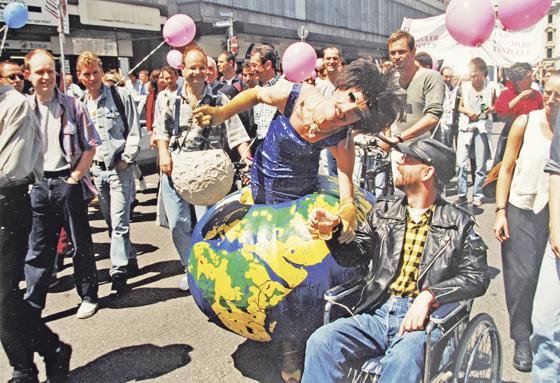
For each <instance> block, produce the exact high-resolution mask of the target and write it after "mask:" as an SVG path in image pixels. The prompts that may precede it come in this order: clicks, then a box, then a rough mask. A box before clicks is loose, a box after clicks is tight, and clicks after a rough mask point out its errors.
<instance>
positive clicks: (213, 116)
mask: <svg viewBox="0 0 560 383" xmlns="http://www.w3.org/2000/svg"><path fill="white" fill-rule="evenodd" d="M291 89H292V83H291V82H288V81H280V82H278V83H277V84H276V85H274V86H267V87H260V86H257V87H255V88H252V89H247V90H244V91H243V92H241V93H239V94H238V95H237V96H235V97H234V98H233V99H232V100H231V101H230V102H228V103H227V105H223V106H220V107H213V106H209V105H203V106H200V107H198V108H196V109H195V110H194V111H193V118H194V119H195V120H196V121H197V123H198V124H199V125H200V126H217V125H220V124H221V123H222V122H224V121H225V120H227V119H229V118H230V117H232V116H233V115H235V114H238V113H240V112H243V111H244V110H246V109H249V108H251V107H253V106H255V105H257V104H259V103H265V104H268V105H273V106H275V107H277V108H278V109H279V110H280V111H281V112H283V111H284V107H285V106H286V101H287V100H288V96H289V94H290V91H291Z"/></svg>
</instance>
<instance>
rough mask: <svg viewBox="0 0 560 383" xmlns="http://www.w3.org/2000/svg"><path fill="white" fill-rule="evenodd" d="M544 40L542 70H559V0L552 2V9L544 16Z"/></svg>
mask: <svg viewBox="0 0 560 383" xmlns="http://www.w3.org/2000/svg"><path fill="white" fill-rule="evenodd" d="M544 33H545V35H546V39H545V41H546V42H545V56H544V57H545V58H544V60H543V65H542V67H543V68H548V67H551V66H552V67H555V68H556V69H559V68H560V42H559V40H558V39H559V38H560V35H559V33H560V0H554V1H553V2H552V7H551V8H550V11H549V12H548V15H547V16H546V23H545V27H544Z"/></svg>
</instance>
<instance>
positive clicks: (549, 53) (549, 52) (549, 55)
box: [546, 48, 552, 59]
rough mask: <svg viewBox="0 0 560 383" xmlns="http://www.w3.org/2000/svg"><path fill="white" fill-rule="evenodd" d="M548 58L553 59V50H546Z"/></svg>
mask: <svg viewBox="0 0 560 383" xmlns="http://www.w3.org/2000/svg"><path fill="white" fill-rule="evenodd" d="M546 58H547V59H551V58H552V48H547V49H546Z"/></svg>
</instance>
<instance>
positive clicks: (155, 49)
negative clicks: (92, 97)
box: [116, 40, 166, 85]
mask: <svg viewBox="0 0 560 383" xmlns="http://www.w3.org/2000/svg"><path fill="white" fill-rule="evenodd" d="M165 42H166V41H165V40H163V41H162V42H161V43H160V44H159V45H158V46H157V47H155V48H154V49H152V51H151V52H150V53H148V54H147V55H146V56H144V58H143V59H142V60H141V61H140V62H139V63H138V64H136V65H135V66H134V68H132V69H131V70H129V71H128V73H127V74H126V76H123V77H122V78H121V79H120V80H119V82H117V83H116V85H119V84H120V83H121V82H123V81H124V80H125V79H127V78H128V75H129V74H131V73H132V72H134V71H135V70H136V69H138V67H139V66H140V65H142V64H143V63H144V61H146V60H147V59H148V58H150V56H151V55H153V54H154V53H156V51H157V50H158V49H159V48H161V46H162V45H163V44H165Z"/></svg>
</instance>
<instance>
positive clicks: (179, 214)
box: [154, 47, 249, 291]
mask: <svg viewBox="0 0 560 383" xmlns="http://www.w3.org/2000/svg"><path fill="white" fill-rule="evenodd" d="M183 63H184V66H185V69H184V70H183V76H184V77H185V85H184V86H183V87H182V88H181V94H180V96H177V95H175V94H171V93H169V92H162V93H160V94H158V98H157V101H156V111H155V117H154V139H155V140H156V144H157V147H158V150H159V165H160V171H161V183H160V188H161V189H160V193H159V196H158V212H159V224H160V225H161V226H165V227H168V228H169V229H170V230H171V235H172V238H173V243H174V244H175V248H176V249H177V252H178V253H179V257H180V259H181V262H182V263H183V266H185V267H186V257H187V251H188V249H189V243H190V240H191V234H192V224H191V216H190V209H191V206H190V205H189V204H188V203H187V202H186V201H185V200H183V199H182V198H181V197H179V195H178V193H177V191H176V190H175V188H174V186H173V182H172V181H171V171H172V170H173V163H174V161H176V160H177V156H178V155H179V153H180V152H182V151H184V152H192V151H200V150H209V149H225V147H226V145H227V146H229V148H230V149H232V150H233V149H235V150H237V151H238V152H239V154H240V155H242V154H243V153H245V151H246V149H248V142H249V136H248V135H247V132H246V131H245V128H244V127H243V124H242V123H241V120H240V119H239V117H238V116H237V115H235V116H233V117H232V118H230V119H229V120H226V121H225V122H224V123H222V124H220V125H218V126H212V127H208V128H204V129H202V128H200V127H199V126H197V125H194V124H193V119H192V109H194V108H195V107H196V106H198V105H201V104H205V103H213V104H215V105H216V106H221V105H224V104H225V103H227V102H228V101H229V99H228V98H227V96H225V95H224V94H223V93H222V92H215V93H214V92H213V91H212V89H211V87H210V86H209V85H208V84H207V82H206V78H207V72H208V58H207V56H206V53H205V52H204V51H203V50H202V49H200V48H197V47H192V48H190V49H189V50H188V51H186V52H185V54H184V55H183ZM176 108H179V113H177V115H176V114H175V110H176ZM177 117H178V120H179V121H178V122H177V123H175V120H176V118H177ZM206 143H209V144H206ZM206 210H207V207H206V206H195V211H196V216H197V218H198V219H200V218H201V217H202V215H203V214H204V213H205V212H206ZM179 289H181V290H184V291H186V290H188V289H189V285H188V282H187V276H186V274H185V275H184V276H183V278H182V279H181V280H180V281H179Z"/></svg>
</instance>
